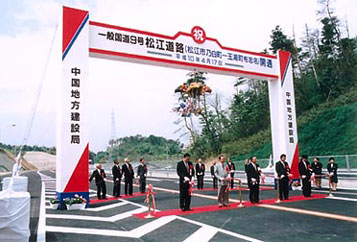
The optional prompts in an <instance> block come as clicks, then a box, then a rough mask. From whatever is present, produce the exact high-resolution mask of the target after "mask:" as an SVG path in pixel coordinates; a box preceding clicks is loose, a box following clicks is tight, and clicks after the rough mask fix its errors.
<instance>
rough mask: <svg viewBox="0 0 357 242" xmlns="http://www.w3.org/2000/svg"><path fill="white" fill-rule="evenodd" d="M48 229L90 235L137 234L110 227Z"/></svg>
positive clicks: (47, 228) (126, 235)
mask: <svg viewBox="0 0 357 242" xmlns="http://www.w3.org/2000/svg"><path fill="white" fill-rule="evenodd" d="M46 230H47V231H48V232H56V233H71V234H89V235H101V236H117V237H128V238H136V236H135V234H132V233H131V231H118V230H109V229H93V228H90V229H89V228H75V227H60V226H46Z"/></svg>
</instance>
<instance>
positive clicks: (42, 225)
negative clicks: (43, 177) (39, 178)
mask: <svg viewBox="0 0 357 242" xmlns="http://www.w3.org/2000/svg"><path fill="white" fill-rule="evenodd" d="M45 241H46V205H45V183H44V182H42V185H41V201H40V214H39V219H38V228H37V242H45Z"/></svg>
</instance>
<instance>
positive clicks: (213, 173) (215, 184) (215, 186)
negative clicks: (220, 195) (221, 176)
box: [210, 161, 217, 189]
mask: <svg viewBox="0 0 357 242" xmlns="http://www.w3.org/2000/svg"><path fill="white" fill-rule="evenodd" d="M215 169H216V161H213V163H212V165H211V167H210V170H211V177H212V179H213V189H217V177H216V175H215Z"/></svg>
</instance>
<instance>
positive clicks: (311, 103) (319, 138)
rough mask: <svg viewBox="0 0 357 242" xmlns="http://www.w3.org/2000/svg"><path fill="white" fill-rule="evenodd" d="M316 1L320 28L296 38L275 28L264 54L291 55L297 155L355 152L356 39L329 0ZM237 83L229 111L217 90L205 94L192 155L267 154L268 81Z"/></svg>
mask: <svg viewBox="0 0 357 242" xmlns="http://www.w3.org/2000/svg"><path fill="white" fill-rule="evenodd" d="M318 2H319V4H320V7H321V9H320V10H319V11H318V15H317V18H318V19H319V22H320V26H321V28H320V29H311V28H310V27H309V26H307V25H306V28H305V31H304V37H303V38H302V39H301V40H297V39H295V33H294V34H293V37H289V36H287V35H286V34H285V33H284V30H283V29H282V28H281V27H280V26H276V27H275V28H274V29H273V30H272V32H271V35H270V37H271V41H270V46H269V47H268V48H267V49H265V50H264V51H263V53H269V54H276V53H277V51H278V50H279V49H280V50H286V51H289V52H291V53H292V65H293V76H294V89H295V96H296V111H297V123H298V136H299V147H300V151H301V152H300V153H306V154H309V155H322V154H356V152H357V140H356V137H357V127H356V125H355V123H356V121H357V115H356V107H357V99H356V91H357V88H356V84H357V65H356V64H357V38H356V37H350V36H349V31H348V26H347V23H342V22H341V21H340V20H339V19H338V18H337V17H336V16H335V15H334V13H333V9H332V7H331V3H330V1H329V0H319V1H318ZM235 86H236V90H237V92H236V93H235V94H234V96H233V98H232V101H231V104H230V106H229V108H228V109H222V108H221V106H222V105H221V98H220V97H219V95H218V94H216V95H215V96H214V95H211V96H210V97H206V98H205V100H207V101H205V102H204V103H203V108H202V110H203V112H202V113H201V114H200V115H199V116H198V119H199V121H200V125H201V128H202V129H201V131H200V132H196V133H195V134H194V136H195V137H194V139H191V140H193V141H194V142H192V143H191V145H190V152H191V153H192V154H194V156H196V157H212V156H217V155H218V154H220V153H222V152H223V153H226V154H228V155H233V156H235V157H237V158H238V157H239V158H243V157H247V156H250V155H253V154H254V155H256V156H258V157H264V158H268V157H269V155H270V154H271V152H272V151H271V149H272V148H271V133H270V113H269V94H268V85H267V82H263V81H256V80H255V81H254V80H247V79H244V78H239V79H237V81H236V84H235ZM190 118H192V117H190ZM191 123H192V122H191ZM191 129H192V128H191ZM193 130H194V129H193Z"/></svg>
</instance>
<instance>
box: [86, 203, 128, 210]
mask: <svg viewBox="0 0 357 242" xmlns="http://www.w3.org/2000/svg"><path fill="white" fill-rule="evenodd" d="M126 204H128V203H127V202H125V201H123V202H121V203H114V204H109V205H105V206H101V207H96V208H86V210H85V211H92V212H99V211H104V210H107V209H112V208H116V207H120V206H123V205H126Z"/></svg>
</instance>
